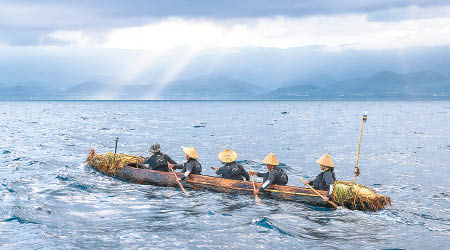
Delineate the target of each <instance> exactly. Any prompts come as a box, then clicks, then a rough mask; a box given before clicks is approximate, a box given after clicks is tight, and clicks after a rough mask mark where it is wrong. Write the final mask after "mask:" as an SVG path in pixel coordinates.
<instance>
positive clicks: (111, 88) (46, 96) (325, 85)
mask: <svg viewBox="0 0 450 250" xmlns="http://www.w3.org/2000/svg"><path fill="white" fill-rule="evenodd" d="M282 85H283V86H285V87H282V88H278V89H275V90H267V89H264V88H262V87H260V86H258V85H257V84H252V83H248V82H244V81H240V80H236V79H233V78H230V77H227V76H223V75H220V74H214V75H206V76H200V77H196V78H192V79H188V80H182V81H175V82H170V83H168V84H163V85H160V86H158V85H154V84H148V85H146V84H141V85H138V84H133V85H111V84H108V83H98V82H85V83H81V84H79V85H76V86H74V87H71V88H69V89H66V90H57V89H48V88H41V87H36V86H34V87H27V86H21V85H18V86H13V87H3V88H0V100H30V99H31V100H96V99H97V100H98V99H100V100H104V99H106V100H109V99H117V100H140V99H155V98H156V99H176V100H190V99H218V100H221V99H320V100H328V99H331V100H334V99H373V98H388V99H393V98H395V99H408V98H415V99H417V98H432V99H450V77H449V76H445V75H442V74H440V73H437V72H429V71H426V72H416V73H409V74H398V73H395V72H392V71H381V72H378V73H375V74H373V75H371V76H368V77H360V78H353V79H348V80H344V81H337V80H335V79H333V78H332V77H330V76H328V75H319V76H316V77H313V78H309V79H300V80H293V81H291V82H287V83H284V84H282Z"/></svg>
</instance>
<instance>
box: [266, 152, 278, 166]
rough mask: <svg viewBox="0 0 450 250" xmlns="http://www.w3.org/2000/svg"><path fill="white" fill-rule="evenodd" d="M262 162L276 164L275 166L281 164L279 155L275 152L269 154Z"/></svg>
mask: <svg viewBox="0 0 450 250" xmlns="http://www.w3.org/2000/svg"><path fill="white" fill-rule="evenodd" d="M262 163H264V164H269V165H274V166H278V165H280V163H279V162H278V160H277V157H276V156H275V154H274V153H270V154H268V155H267V156H266V158H264V160H262Z"/></svg>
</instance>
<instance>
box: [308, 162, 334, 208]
mask: <svg viewBox="0 0 450 250" xmlns="http://www.w3.org/2000/svg"><path fill="white" fill-rule="evenodd" d="M316 162H317V163H319V165H320V170H322V172H321V173H320V174H318V175H317V176H316V178H315V179H314V180H308V181H303V184H309V185H311V186H312V187H313V188H315V189H318V190H325V191H328V195H327V196H323V197H322V199H323V200H324V201H329V200H330V197H331V195H332V194H333V187H334V186H333V184H334V182H335V181H336V176H335V174H334V164H333V160H332V159H331V156H330V154H324V155H323V156H322V157H320V158H319V159H318V160H317V161H316Z"/></svg>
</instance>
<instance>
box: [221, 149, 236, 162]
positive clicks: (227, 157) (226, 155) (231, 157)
mask: <svg viewBox="0 0 450 250" xmlns="http://www.w3.org/2000/svg"><path fill="white" fill-rule="evenodd" d="M237 157H238V154H237V153H236V152H234V151H233V150H230V149H225V150H224V151H222V152H220V153H219V155H218V156H217V158H218V159H219V161H221V162H223V163H230V162H233V161H236V159H237Z"/></svg>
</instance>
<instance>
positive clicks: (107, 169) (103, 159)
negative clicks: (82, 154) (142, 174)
mask: <svg viewBox="0 0 450 250" xmlns="http://www.w3.org/2000/svg"><path fill="white" fill-rule="evenodd" d="M85 163H87V164H89V165H90V166H94V167H95V168H96V169H98V170H100V171H102V172H104V173H107V174H112V175H115V174H116V171H117V169H120V168H123V167H124V166H127V165H128V164H133V165H134V166H136V165H137V164H143V163H144V158H143V157H139V156H134V155H125V154H113V153H106V154H95V151H94V149H92V148H91V150H90V152H89V155H88V157H87V159H86V161H85Z"/></svg>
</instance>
